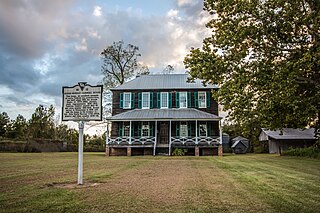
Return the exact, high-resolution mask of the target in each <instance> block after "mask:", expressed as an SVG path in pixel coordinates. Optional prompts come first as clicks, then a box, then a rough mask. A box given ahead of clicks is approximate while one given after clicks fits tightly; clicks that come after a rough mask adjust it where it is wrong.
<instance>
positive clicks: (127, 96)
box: [123, 92, 131, 109]
mask: <svg viewBox="0 0 320 213" xmlns="http://www.w3.org/2000/svg"><path fill="white" fill-rule="evenodd" d="M123 109H131V92H125V93H123Z"/></svg>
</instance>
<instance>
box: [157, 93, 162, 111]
mask: <svg viewBox="0 0 320 213" xmlns="http://www.w3.org/2000/svg"><path fill="white" fill-rule="evenodd" d="M160 101H161V100H160V92H158V93H157V108H160Z"/></svg>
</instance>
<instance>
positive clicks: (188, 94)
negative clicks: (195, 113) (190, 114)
mask: <svg viewBox="0 0 320 213" xmlns="http://www.w3.org/2000/svg"><path fill="white" fill-rule="evenodd" d="M187 98H188V108H191V92H188V93H187Z"/></svg>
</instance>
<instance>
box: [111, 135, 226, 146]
mask: <svg viewBox="0 0 320 213" xmlns="http://www.w3.org/2000/svg"><path fill="white" fill-rule="evenodd" d="M155 142H156V138H155V137H131V140H130V137H111V138H108V142H107V144H108V145H154V143H155ZM171 144H173V145H175V144H176V145H201V144H203V145H217V144H220V138H219V136H210V137H191V136H189V137H180V136H174V137H171Z"/></svg>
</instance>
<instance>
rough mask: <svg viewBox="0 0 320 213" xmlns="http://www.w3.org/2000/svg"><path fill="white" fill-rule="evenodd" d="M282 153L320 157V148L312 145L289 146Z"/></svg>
mask: <svg viewBox="0 0 320 213" xmlns="http://www.w3.org/2000/svg"><path fill="white" fill-rule="evenodd" d="M282 155H289V156H298V157H309V158H320V148H319V147H316V146H311V147H308V148H295V149H293V148H289V149H288V150H287V151H284V152H283V153H282Z"/></svg>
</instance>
